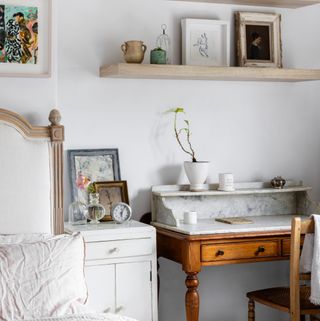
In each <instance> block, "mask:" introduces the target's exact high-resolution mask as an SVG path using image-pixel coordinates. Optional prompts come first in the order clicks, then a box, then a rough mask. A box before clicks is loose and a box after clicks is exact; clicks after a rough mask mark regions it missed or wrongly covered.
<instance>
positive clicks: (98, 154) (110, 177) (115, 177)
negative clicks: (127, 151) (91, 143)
mask: <svg viewBox="0 0 320 321" xmlns="http://www.w3.org/2000/svg"><path fill="white" fill-rule="evenodd" d="M68 161H69V170H70V183H71V187H72V200H73V201H76V200H79V201H81V202H83V203H85V204H87V203H88V193H87V191H86V190H85V186H87V185H88V184H89V183H90V182H91V183H94V182H102V181H119V180H120V179H121V177H120V165H119V152H118V149H77V150H69V151H68ZM80 178H81V179H80ZM79 180H81V181H83V182H84V184H80V185H84V186H80V188H79ZM86 182H87V184H86Z"/></svg>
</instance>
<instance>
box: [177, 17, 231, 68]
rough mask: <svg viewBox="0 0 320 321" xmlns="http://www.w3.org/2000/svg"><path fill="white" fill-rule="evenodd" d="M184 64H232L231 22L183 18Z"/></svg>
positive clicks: (223, 65) (227, 65) (224, 65)
mask: <svg viewBox="0 0 320 321" xmlns="http://www.w3.org/2000/svg"><path fill="white" fill-rule="evenodd" d="M181 27H182V64H183V65H194V66H221V67H229V66H230V22H229V21H222V20H209V19H190V18H186V19H182V20H181Z"/></svg>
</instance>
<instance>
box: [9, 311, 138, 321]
mask: <svg viewBox="0 0 320 321" xmlns="http://www.w3.org/2000/svg"><path fill="white" fill-rule="evenodd" d="M14 321H19V320H14ZM23 321H137V320H135V319H131V318H128V317H124V316H121V315H115V314H109V313H108V314H101V313H100V314H75V315H68V316H65V317H53V318H40V319H39V318H38V319H32V320H31V319H30V320H23Z"/></svg>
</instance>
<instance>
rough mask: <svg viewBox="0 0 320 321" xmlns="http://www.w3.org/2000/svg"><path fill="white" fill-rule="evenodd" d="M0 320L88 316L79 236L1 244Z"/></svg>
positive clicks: (81, 240)
mask: <svg viewBox="0 0 320 321" xmlns="http://www.w3.org/2000/svg"><path fill="white" fill-rule="evenodd" d="M0 271H1V273H0V320H1V321H12V320H14V319H17V320H18V319H20V320H25V319H33V318H38V317H44V316H45V317H59V316H64V315H68V314H80V313H87V311H88V310H87V308H86V307H85V303H86V301H87V295H88V292H87V286H86V282H85V278H84V241H83V238H82V237H81V235H80V234H74V235H71V236H70V235H69V236H63V235H62V236H57V237H53V238H49V239H48V240H43V241H39V242H35V243H17V244H0Z"/></svg>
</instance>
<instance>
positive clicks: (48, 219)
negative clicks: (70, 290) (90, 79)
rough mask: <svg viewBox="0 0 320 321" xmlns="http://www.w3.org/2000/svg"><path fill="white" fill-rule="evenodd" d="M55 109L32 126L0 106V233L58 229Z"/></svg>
mask: <svg viewBox="0 0 320 321" xmlns="http://www.w3.org/2000/svg"><path fill="white" fill-rule="evenodd" d="M60 120H61V117H60V113H59V111H57V110H52V111H51V112H50V115H49V121H50V123H51V125H49V126H32V125H30V123H29V122H28V121H27V120H25V119H24V118H23V117H21V116H20V115H18V114H16V113H13V112H11V111H8V110H5V109H0V233H1V234H13V233H38V232H47V233H55V234H61V233H63V140H64V127H63V126H61V125H60Z"/></svg>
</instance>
